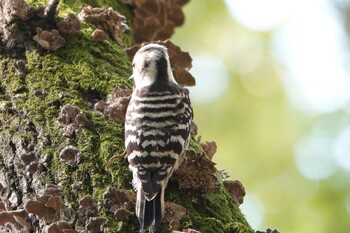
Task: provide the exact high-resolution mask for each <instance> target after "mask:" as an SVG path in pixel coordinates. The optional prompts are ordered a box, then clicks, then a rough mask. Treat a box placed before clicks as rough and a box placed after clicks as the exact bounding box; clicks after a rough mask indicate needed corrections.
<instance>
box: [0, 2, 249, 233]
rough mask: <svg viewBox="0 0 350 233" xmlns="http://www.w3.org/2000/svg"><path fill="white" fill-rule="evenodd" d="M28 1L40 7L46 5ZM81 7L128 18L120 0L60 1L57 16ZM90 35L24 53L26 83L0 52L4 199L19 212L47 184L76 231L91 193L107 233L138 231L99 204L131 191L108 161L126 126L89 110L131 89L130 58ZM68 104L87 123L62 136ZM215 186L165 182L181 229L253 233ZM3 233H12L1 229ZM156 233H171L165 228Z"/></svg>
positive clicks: (127, 176) (86, 30)
mask: <svg viewBox="0 0 350 233" xmlns="http://www.w3.org/2000/svg"><path fill="white" fill-rule="evenodd" d="M27 3H28V4H34V5H45V4H47V1H46V0H27ZM86 5H92V6H95V7H97V6H108V7H109V6H111V7H113V9H115V10H117V11H119V12H120V13H122V14H124V15H126V16H127V18H128V20H129V22H130V20H131V19H130V17H131V13H130V10H129V9H128V8H127V7H126V6H125V5H124V4H123V3H122V1H117V0H78V1H73V0H62V1H61V3H60V5H59V12H60V15H62V16H63V15H64V14H66V13H68V12H73V13H75V14H77V13H79V11H80V9H81V8H82V7H84V6H86ZM92 31H93V28H91V27H90V26H88V25H84V24H83V25H82V29H81V31H80V32H79V33H77V34H75V35H71V36H69V37H66V38H65V39H66V43H65V46H64V47H62V48H60V49H59V50H57V51H55V52H45V53H44V54H42V53H41V54H39V52H37V51H32V52H26V53H25V54H24V55H23V56H24V57H22V58H24V59H25V60H26V66H27V68H28V73H27V75H26V76H25V77H20V76H18V75H16V74H15V69H14V64H15V62H16V61H17V60H18V59H19V58H18V57H14V56H13V55H11V54H10V53H9V52H8V50H7V49H6V48H5V46H4V45H1V46H0V58H1V67H0V76H1V77H0V127H1V130H0V191H1V200H3V201H7V203H9V205H10V207H9V208H11V209H14V210H15V209H23V206H24V204H25V203H26V201H28V200H30V199H33V196H32V194H35V193H36V194H37V193H39V191H40V190H43V189H44V188H45V186H46V185H47V184H49V183H50V184H56V185H59V187H60V190H61V193H60V195H61V198H62V200H63V203H64V206H65V207H67V208H63V209H64V211H63V213H62V215H61V216H60V220H66V221H68V222H70V223H72V225H73V226H74V229H76V230H79V231H86V229H85V226H86V221H87V217H86V216H82V215H81V214H79V211H80V210H79V200H80V199H81V198H83V197H85V196H87V195H92V196H93V197H94V198H95V199H96V200H97V202H98V203H99V205H98V206H99V207H98V212H97V214H96V216H101V217H105V218H106V223H105V227H104V232H138V227H139V226H138V222H137V219H136V217H135V216H134V214H133V213H132V214H131V217H130V218H129V220H128V221H126V222H121V221H118V220H117V219H116V218H115V217H114V214H113V213H112V212H109V211H107V210H106V207H105V206H104V203H103V195H102V194H103V192H105V191H106V189H107V188H108V187H115V188H123V189H131V188H132V187H131V173H130V171H129V170H128V163H127V161H126V160H125V159H119V160H118V159H117V160H114V161H113V162H108V161H109V159H110V158H111V157H112V156H113V155H117V154H122V152H123V150H124V142H123V137H124V136H123V125H122V124H121V123H118V122H115V121H112V120H111V119H109V118H108V117H105V116H104V115H102V114H99V113H98V112H96V111H93V106H92V103H93V102H96V101H97V100H105V99H106V97H107V95H108V93H110V92H111V91H112V90H113V89H115V88H117V87H119V88H129V89H130V88H132V83H131V82H129V81H128V77H129V76H130V74H131V64H130V59H129V58H128V56H127V55H126V53H125V51H124V50H123V48H121V47H120V45H118V44H117V43H116V42H114V41H112V40H107V41H104V42H94V41H91V40H90V34H91V32H92ZM124 41H125V42H126V44H128V45H131V41H132V39H131V36H130V35H128V34H126V35H125V36H124ZM38 93H40V94H38ZM67 104H71V105H75V106H77V107H79V108H80V110H81V111H82V113H83V114H84V115H85V116H86V118H87V119H88V124H87V125H86V126H85V127H79V128H78V129H77V130H76V132H75V134H74V136H73V137H66V136H64V127H63V125H62V124H61V123H60V122H59V121H58V116H59V113H60V109H61V107H62V106H64V105H67ZM192 143H193V142H192ZM68 145H71V146H74V147H75V148H77V149H78V150H79V153H80V161H79V163H78V165H77V166H73V167H72V166H70V165H68V164H66V163H64V162H62V161H61V160H60V159H59V154H60V152H61V151H62V149H63V148H65V147H66V146H68ZM29 153H32V154H34V155H35V159H34V162H36V166H37V169H35V172H31V171H29V168H28V164H26V163H24V160H23V155H25V154H29ZM217 180H218V186H219V189H218V190H216V191H212V192H210V193H206V194H203V195H202V194H201V195H196V194H195V193H194V192H193V191H191V190H179V188H178V187H177V185H176V182H170V184H169V187H168V189H167V191H166V198H165V199H166V200H167V201H172V202H175V203H176V204H179V205H182V206H183V207H185V208H186V210H187V214H186V216H185V217H184V218H183V219H182V221H181V224H182V227H183V228H194V229H196V230H199V231H201V232H205V233H210V232H213V233H220V232H241V233H243V232H253V230H252V229H251V227H250V226H249V225H248V223H247V222H246V220H245V219H244V216H243V215H242V214H241V212H240V210H239V208H238V207H237V206H236V205H235V204H234V202H233V201H232V200H231V198H230V196H229V194H228V193H227V191H226V190H225V189H224V187H223V185H222V183H221V181H220V178H218V179H217ZM77 184H78V186H79V188H78V191H76V192H73V191H72V186H74V185H77ZM193 196H197V200H196V201H193V200H192V198H190V197H193ZM68 207H69V208H68ZM27 220H28V219H27ZM28 221H29V220H28ZM29 222H30V221H29ZM31 224H32V230H31V231H33V232H43V231H44V230H43V229H44V228H43V226H45V225H50V224H52V222H49V221H47V222H45V221H44V220H40V224H39V223H38V222H35V221H32V222H31ZM6 229H7V230H6ZM18 229H21V228H20V226H19V228H18ZM0 231H1V232H6V231H10V230H8V228H6V226H0ZM161 232H169V230H168V224H167V223H164V224H163V226H162V229H161Z"/></svg>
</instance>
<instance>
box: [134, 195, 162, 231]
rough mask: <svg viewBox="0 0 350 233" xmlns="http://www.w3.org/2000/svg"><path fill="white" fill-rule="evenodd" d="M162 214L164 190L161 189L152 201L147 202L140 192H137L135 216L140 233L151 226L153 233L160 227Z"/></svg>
mask: <svg viewBox="0 0 350 233" xmlns="http://www.w3.org/2000/svg"><path fill="white" fill-rule="evenodd" d="M163 213H164V189H163V188H161V189H160V190H159V192H158V193H157V195H156V196H155V197H154V198H153V199H152V200H147V199H146V197H145V195H144V194H143V193H142V190H141V189H139V190H138V192H137V200H136V215H137V217H138V219H139V222H140V233H143V232H144V231H145V230H147V229H148V228H149V227H150V226H152V231H153V233H154V232H156V230H157V229H158V227H159V226H160V224H161V222H162V218H163Z"/></svg>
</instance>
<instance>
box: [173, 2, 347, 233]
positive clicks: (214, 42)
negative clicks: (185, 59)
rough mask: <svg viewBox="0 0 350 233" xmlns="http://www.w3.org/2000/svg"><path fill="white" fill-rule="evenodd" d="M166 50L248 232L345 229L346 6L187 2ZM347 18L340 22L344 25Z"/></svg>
mask: <svg viewBox="0 0 350 233" xmlns="http://www.w3.org/2000/svg"><path fill="white" fill-rule="evenodd" d="M185 14H186V20H187V21H186V23H185V24H184V26H183V27H181V28H179V29H178V30H177V32H176V34H175V37H174V38H173V40H174V42H175V43H176V44H178V45H180V46H181V47H182V48H183V49H184V50H188V51H189V52H190V54H191V55H192V57H193V68H192V69H191V73H192V74H193V75H194V76H195V77H196V81H197V86H196V87H194V88H191V89H190V91H191V96H192V103H193V106H194V110H195V122H196V123H197V125H198V126H199V134H200V136H202V140H210V141H211V140H213V141H216V143H217V145H218V150H217V153H216V155H215V156H214V162H216V163H217V167H218V168H219V169H225V170H226V171H227V172H228V173H229V174H230V176H231V177H232V179H238V180H240V181H242V183H243V185H244V187H245V189H246V193H247V196H246V197H245V200H244V203H243V204H242V205H241V210H242V212H243V213H244V214H245V215H246V217H247V219H248V221H249V223H250V224H251V225H252V226H253V228H254V229H256V230H265V229H267V228H277V229H278V230H279V232H288V233H309V232H318V233H328V232H348V231H349V229H350V221H349V217H350V186H349V184H350V181H349V180H350V68H349V67H350V66H349V62H350V49H349V48H350V46H349V44H350V40H349V35H350V1H349V0H319V1H312V0H296V1H293V0H264V1H260V0H218V1H211V0H192V1H191V2H190V3H189V4H188V5H187V6H186V7H185ZM346 20H347V21H346Z"/></svg>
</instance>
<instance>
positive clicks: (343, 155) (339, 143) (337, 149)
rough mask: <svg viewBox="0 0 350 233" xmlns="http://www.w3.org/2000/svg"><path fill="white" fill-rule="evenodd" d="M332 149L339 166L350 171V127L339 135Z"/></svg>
mask: <svg viewBox="0 0 350 233" xmlns="http://www.w3.org/2000/svg"><path fill="white" fill-rule="evenodd" d="M332 149H333V151H332V154H333V155H334V159H335V161H336V162H337V164H338V166H340V167H342V168H344V169H347V170H350V127H346V128H345V129H344V130H342V131H341V132H340V133H339V135H338V136H337V137H336V139H335V142H334V144H333V147H332Z"/></svg>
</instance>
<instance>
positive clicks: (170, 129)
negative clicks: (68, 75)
mask: <svg viewBox="0 0 350 233" xmlns="http://www.w3.org/2000/svg"><path fill="white" fill-rule="evenodd" d="M132 67H133V73H132V76H131V77H130V78H131V79H133V80H134V89H133V92H132V94H131V99H130V102H129V105H128V107H127V111H126V115H125V148H126V156H127V159H128V162H129V169H130V170H131V171H132V174H133V180H132V183H133V186H134V189H135V191H136V192H137V196H136V208H135V213H136V216H137V217H138V220H139V223H140V233H143V232H145V231H146V230H148V229H149V228H152V232H157V229H159V227H160V225H161V222H162V218H163V216H164V211H165V206H164V191H165V188H166V186H167V184H168V181H169V179H170V177H171V176H172V175H173V173H174V171H175V170H177V169H178V168H179V166H180V164H181V163H182V161H183V159H184V156H185V151H186V149H187V148H188V144H189V140H190V127H191V122H192V119H193V110H192V107H191V101H190V98H189V91H188V90H187V89H186V88H184V87H182V86H180V85H179V84H178V83H177V82H176V80H175V78H174V75H173V72H172V70H171V64H170V60H169V54H168V50H167V48H166V47H165V46H163V45H159V44H148V45H145V46H143V47H141V48H140V49H139V50H138V51H137V52H136V54H135V56H134V58H133V61H132Z"/></svg>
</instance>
